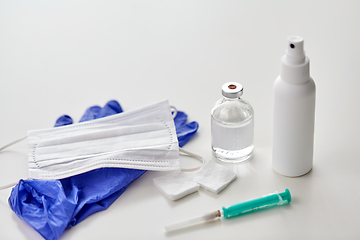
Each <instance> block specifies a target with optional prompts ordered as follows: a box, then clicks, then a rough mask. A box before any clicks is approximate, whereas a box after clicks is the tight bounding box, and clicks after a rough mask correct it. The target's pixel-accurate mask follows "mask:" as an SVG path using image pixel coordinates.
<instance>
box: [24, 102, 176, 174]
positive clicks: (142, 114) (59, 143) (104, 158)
mask: <svg viewBox="0 0 360 240" xmlns="http://www.w3.org/2000/svg"><path fill="white" fill-rule="evenodd" d="M27 137H28V149H29V152H28V163H29V178H32V179H62V178H66V177H70V176H74V175H77V174H81V173H84V172H88V171H91V170H94V169H98V168H106V167H118V168H132V169H143V170H156V171H171V170H178V169H180V164H179V146H178V140H177V136H176V129H175V126H174V122H173V118H172V115H171V111H170V106H169V103H168V101H162V102H159V103H157V104H153V105H150V106H147V107H144V108H140V109H137V110H133V111H128V112H123V113H121V114H116V115H112V116H109V117H105V118H101V119H96V120H92V121H89V122H82V123H77V124H72V125H68V126H63V127H57V128H50V129H45V130H32V131H29V132H28V136H27Z"/></svg>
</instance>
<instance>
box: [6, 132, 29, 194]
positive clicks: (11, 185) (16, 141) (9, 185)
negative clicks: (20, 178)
mask: <svg viewBox="0 0 360 240" xmlns="http://www.w3.org/2000/svg"><path fill="white" fill-rule="evenodd" d="M26 138H27V136H25V137H23V138H20V139H18V140H15V141H13V142H11V143H9V144H6V145H5V146H3V147H1V148H0V152H1V151H3V150H4V149H6V148H8V147H10V146H12V145H14V144H16V143H18V142H21V141H22V140H24V139H26ZM16 184H17V182H14V183H10V184H7V185H4V186H0V190H5V189H7V188H11V187H13V186H15V185H16Z"/></svg>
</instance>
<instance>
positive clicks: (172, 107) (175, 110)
mask: <svg viewBox="0 0 360 240" xmlns="http://www.w3.org/2000/svg"><path fill="white" fill-rule="evenodd" d="M170 110H171V115H172V117H173V119H175V118H176V115H177V113H178V110H177V109H176V107H174V106H170Z"/></svg>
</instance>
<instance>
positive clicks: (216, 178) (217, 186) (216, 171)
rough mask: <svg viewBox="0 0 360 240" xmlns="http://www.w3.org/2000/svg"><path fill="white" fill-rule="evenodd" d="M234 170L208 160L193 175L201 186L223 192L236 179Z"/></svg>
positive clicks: (212, 190) (215, 191) (211, 190)
mask: <svg viewBox="0 0 360 240" xmlns="http://www.w3.org/2000/svg"><path fill="white" fill-rule="evenodd" d="M236 177H237V175H236V173H235V172H234V171H232V170H230V169H228V168H226V167H223V166H221V165H220V164H217V163H216V162H214V161H211V160H210V161H208V162H207V163H205V164H204V166H202V168H201V169H200V170H199V171H198V172H197V173H196V174H195V175H194V176H193V178H194V180H195V181H196V182H197V183H198V184H200V186H201V187H203V188H205V189H206V190H209V191H210V192H213V193H219V192H221V191H222V190H223V189H224V188H225V187H226V186H227V185H229V184H230V183H231V182H232V181H234V180H235V179H236Z"/></svg>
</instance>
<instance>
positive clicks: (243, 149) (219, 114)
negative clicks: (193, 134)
mask: <svg viewBox="0 0 360 240" xmlns="http://www.w3.org/2000/svg"><path fill="white" fill-rule="evenodd" d="M242 94H243V87H242V85H241V84H239V83H237V82H228V83H225V84H224V85H223V86H222V95H223V98H222V99H220V100H218V101H217V102H216V103H215V106H214V107H213V108H212V110H211V140H212V151H213V154H214V156H215V157H216V158H218V159H219V160H221V161H223V162H232V163H238V162H242V161H245V160H248V159H249V158H250V157H251V156H252V153H253V149H254V110H253V108H252V107H251V105H250V104H249V103H248V102H246V101H244V100H243V99H242V98H241V96H242Z"/></svg>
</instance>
